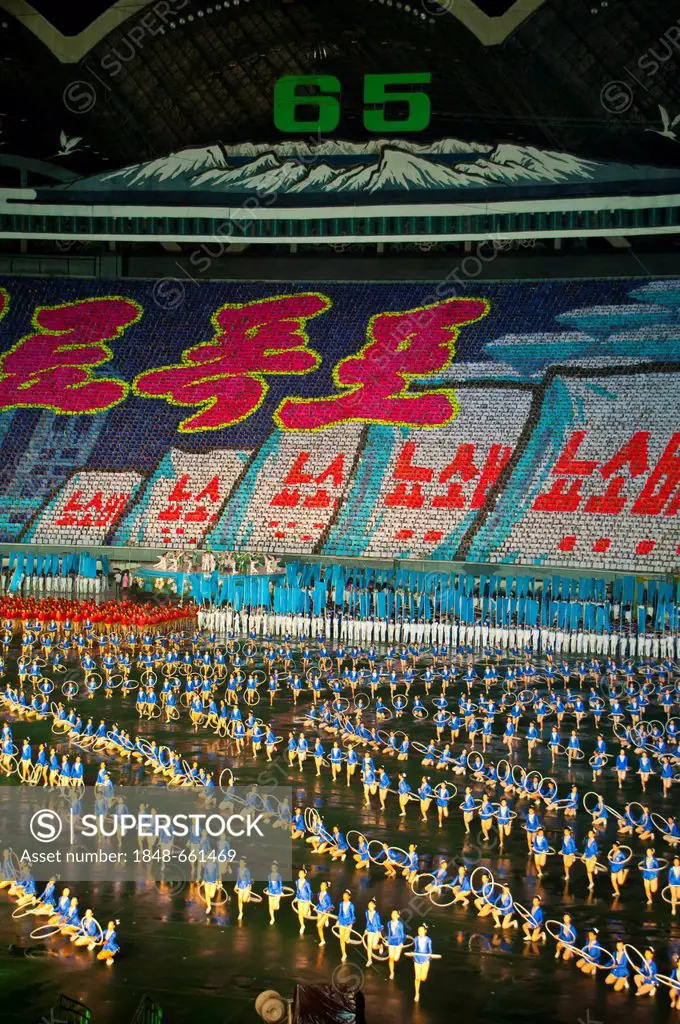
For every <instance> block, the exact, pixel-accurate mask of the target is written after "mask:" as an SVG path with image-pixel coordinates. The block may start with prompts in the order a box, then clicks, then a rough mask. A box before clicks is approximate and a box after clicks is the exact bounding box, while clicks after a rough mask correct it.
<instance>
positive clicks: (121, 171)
mask: <svg viewBox="0 0 680 1024" xmlns="http://www.w3.org/2000/svg"><path fill="white" fill-rule="evenodd" d="M678 40H680V2H679V0H414V2H411V3H403V2H397V0H343V3H342V4H338V3H335V2H332V0H328V2H324V0H225V2H219V3H217V2H213V0H151V2H147V0H118V2H117V3H110V2H108V0H89V2H88V5H87V6H86V7H83V8H80V7H79V6H75V7H70V5H63V4H58V3H57V2H55V0H30V2H29V0H0V47H1V48H2V56H3V59H2V60H1V61H0V90H1V91H2V95H3V117H2V120H1V121H0V128H1V129H2V133H3V134H2V136H0V139H1V140H2V142H3V143H4V144H3V145H2V146H1V147H0V186H2V187H1V188H0V238H34V239H55V238H56V239H70V238H72V239H85V240H93V239H112V240H127V241H135V240H140V239H144V240H146V241H149V240H156V241H158V242H182V241H190V240H199V241H211V240H214V239H216V238H217V239H225V238H229V239H233V240H236V241H238V240H247V241H248V242H249V243H255V242H261V243H267V242H269V243H271V242H281V241H288V242H291V243H292V242H304V243H314V242H320V243H327V242H329V241H337V242H353V241H375V242H389V241H394V240H403V239H410V240H413V241H429V240H431V241H435V240H448V241H463V240H465V241H470V240H476V239H485V238H491V239H499V240H500V239H505V238H540V237H543V238H561V237H569V236H578V237H587V236H604V237H615V236H624V237H625V236H626V235H631V236H632V235H636V234H639V235H649V234H653V233H668V234H673V233H676V232H678V230H679V229H680V149H679V148H678V143H679V141H680V127H678V125H679V124H680V120H679V115H680V83H679V80H678V75H677V67H676V63H677V59H678V57H680V42H678ZM36 69H39V73H36Z"/></svg>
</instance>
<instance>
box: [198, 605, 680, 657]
mask: <svg viewBox="0 0 680 1024" xmlns="http://www.w3.org/2000/svg"><path fill="white" fill-rule="evenodd" d="M618 611H619V612H620V609H619V610H618ZM648 618H649V616H648ZM198 625H199V627H200V628H201V629H204V630H207V631H208V632H215V633H218V634H220V635H227V636H228V635H230V634H233V635H234V636H238V635H245V636H252V637H254V638H255V637H257V638H260V639H266V638H267V637H268V636H270V637H273V638H279V637H281V638H285V637H286V636H287V637H289V638H291V639H293V640H302V641H304V640H305V639H307V640H318V641H323V640H325V641H326V642H327V643H342V644H348V645H354V644H356V645H363V646H364V647H366V646H369V645H370V644H381V645H385V644H388V645H392V644H397V645H399V644H406V645H407V646H408V645H410V644H417V645H422V644H427V645H430V644H436V645H440V646H446V647H448V649H449V650H454V649H455V648H457V647H458V645H461V646H464V647H472V648H473V649H474V650H475V651H483V650H485V649H491V650H493V651H494V652H497V653H498V654H499V656H500V657H502V656H504V655H505V654H506V653H507V652H508V651H509V650H511V649H512V648H513V647H515V646H518V647H520V648H521V649H523V648H524V647H526V646H527V645H529V644H530V645H531V649H532V651H533V652H534V654H536V655H537V654H539V653H543V652H545V651H547V650H548V649H550V650H552V651H553V652H554V653H556V654H583V655H588V654H590V655H597V656H599V657H603V656H604V657H606V656H607V655H610V656H612V657H619V658H624V657H636V656H639V657H646V658H666V657H669V658H676V657H677V658H680V637H679V636H678V635H677V634H676V633H674V632H659V631H657V632H655V631H653V630H652V629H651V628H650V629H649V630H648V631H647V632H645V633H639V632H638V631H637V628H636V627H637V623H633V622H632V621H631V617H630V612H628V613H627V614H626V615H624V616H622V617H619V614H618V613H617V618H616V623H615V627H614V628H612V629H611V631H608V632H603V631H598V630H594V629H585V628H581V627H580V626H579V627H577V628H574V629H560V628H558V627H557V626H556V625H552V626H539V625H536V626H531V627H529V626H522V625H514V626H510V625H509V626H498V625H494V624H493V623H492V622H491V621H489V620H485V619H484V618H483V617H481V616H480V617H478V618H477V620H476V621H475V622H474V623H469V622H467V623H466V622H461V621H458V620H457V619H456V618H455V616H453V615H442V616H438V617H437V616H435V617H433V618H422V617H421V618H418V617H416V616H408V615H400V616H399V617H393V618H380V617H379V616H377V615H368V616H363V617H359V616H357V615H355V614H353V613H351V612H348V611H347V610H338V609H333V608H332V607H331V606H330V605H329V607H327V608H326V610H325V611H324V612H323V614H318V615H313V614H303V613H302V612H272V611H269V610H268V609H266V608H265V607H264V606H260V607H243V608H241V609H235V608H232V607H231V606H230V605H207V604H206V605H204V606H202V607H201V608H199V610H198Z"/></svg>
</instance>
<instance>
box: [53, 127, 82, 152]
mask: <svg viewBox="0 0 680 1024" xmlns="http://www.w3.org/2000/svg"><path fill="white" fill-rule="evenodd" d="M82 141H83V138H82V135H71V136H68V135H67V134H66V132H65V131H61V132H60V133H59V149H58V151H57V152H56V153H53V154H52V155H53V156H71V154H72V153H78V152H80V150H81V149H82V148H83V147H82V146H78V143H79V142H82Z"/></svg>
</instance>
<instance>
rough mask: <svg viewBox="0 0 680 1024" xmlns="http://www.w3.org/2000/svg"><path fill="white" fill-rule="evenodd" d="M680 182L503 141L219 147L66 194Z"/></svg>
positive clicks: (548, 189) (624, 188)
mask: <svg viewBox="0 0 680 1024" xmlns="http://www.w3.org/2000/svg"><path fill="white" fill-rule="evenodd" d="M678 177H680V172H678V171H677V170H675V169H673V168H663V167H649V166H645V165H631V164H621V163H609V162H600V161H595V160H587V159H582V158H580V157H576V156H572V155H569V154H568V153H560V152H556V151H553V150H542V149H537V148H535V147H533V146H518V145H513V144H510V143H503V144H500V145H496V146H492V145H483V144H480V143H475V142H465V141H461V140H458V139H442V140H440V141H438V142H430V143H421V144H418V143H413V142H406V141H403V140H394V139H391V140H385V139H377V140H374V141H371V142H365V143H352V142H342V141H319V142H317V141H315V140H314V139H312V140H311V141H308V142H304V141H302V142H300V141H288V142H282V143H276V144H272V145H269V144H267V143H261V144H253V143H248V142H246V143H240V144H238V145H234V146H224V145H222V144H220V143H217V144H213V145H210V146H206V147H203V148H192V149H184V150H180V151H178V152H176V153H171V154H170V155H169V156H167V157H162V158H159V159H156V160H151V161H148V162H146V163H141V164H133V165H131V166H129V167H124V168H122V169H120V170H116V171H107V172H105V173H102V174H97V175H94V176H92V177H88V178H81V179H79V180H77V181H74V182H70V183H68V184H64V185H58V186H55V187H56V188H57V189H59V190H60V191H63V190H66V191H68V192H73V191H75V192H79V193H80V192H99V193H101V192H104V191H105V192H107V193H109V194H115V193H118V192H125V193H127V194H130V193H131V192H132V193H135V192H140V191H141V192H150V191H153V192H157V191H162V192H165V193H168V192H172V193H184V194H185V195H186V194H191V195H192V196H194V197H196V196H198V195H200V194H202V193H207V194H209V195H211V196H212V197H215V195H216V194H217V195H219V196H227V195H229V196H241V195H253V194H255V195H258V196H261V197H266V196H272V195H276V196H277V197H279V198H280V197H282V196H283V197H289V199H290V200H291V201H295V202H297V203H302V202H303V201H304V202H305V203H307V202H309V201H316V202H337V201H338V200H339V199H341V198H342V197H345V196H346V197H347V198H348V199H351V201H352V202H353V203H354V202H357V201H371V200H372V199H376V198H384V197H385V196H386V195H389V194H397V195H401V196H405V195H407V194H408V196H409V198H410V197H411V196H413V195H415V194H421V195H423V194H427V195H428V197H429V198H430V199H431V200H433V201H435V202H436V201H441V200H442V199H443V198H444V197H445V195H447V194H448V195H450V194H451V193H453V192H455V193H459V198H472V196H473V195H474V194H475V193H479V192H483V193H484V195H485V196H486V197H488V198H491V197H492V196H493V195H494V194H497V193H500V192H502V193H503V195H506V196H507V195H508V194H509V192H510V190H511V191H512V194H513V195H517V194H521V193H525V194H526V196H527V197H529V196H535V195H552V194H555V193H560V194H565V193H566V194H574V195H582V194H588V195H594V194H597V193H603V192H606V193H607V194H611V193H612V192H616V191H620V192H628V193H648V192H655V193H657V192H658V193H661V192H664V191H667V190H668V189H669V188H670V187H671V183H672V182H673V181H674V180H675V179H677V178H678Z"/></svg>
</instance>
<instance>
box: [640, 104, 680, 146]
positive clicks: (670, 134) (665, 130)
mask: <svg viewBox="0 0 680 1024" xmlns="http://www.w3.org/2000/svg"><path fill="white" fill-rule="evenodd" d="M659 113H660V114H661V129H662V130H661V131H659V129H658V128H645V131H646V132H653V133H654V134H655V135H661V136H663V138H664V139H671V141H673V142H677V141H678V137H677V135H676V134H675V132H674V131H673V128H675V126H676V124H678V123H680V114H678V115H677V117H674V118H673V120H672V121H671V119H670V115H669V113H668V111H667V110H666V108H665V107H662V106H661V104H659Z"/></svg>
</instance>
